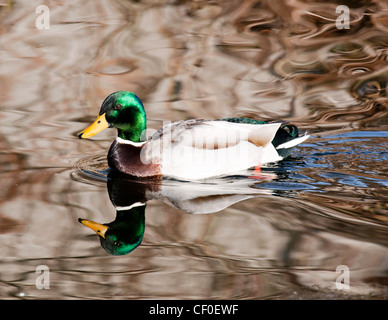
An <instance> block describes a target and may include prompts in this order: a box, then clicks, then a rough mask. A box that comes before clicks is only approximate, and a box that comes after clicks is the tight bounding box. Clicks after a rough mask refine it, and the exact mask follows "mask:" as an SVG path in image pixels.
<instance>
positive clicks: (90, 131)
mask: <svg viewBox="0 0 388 320" xmlns="http://www.w3.org/2000/svg"><path fill="white" fill-rule="evenodd" d="M108 127H109V123H108V122H107V121H106V118H105V113H103V114H102V115H100V116H98V117H97V119H96V121H94V122H93V123H92V124H91V125H90V126H89V127H87V128H86V129H85V130H83V131H82V132H81V133H80V134H79V136H78V137H79V138H90V137H93V136H94V135H95V134H97V133H99V132H101V131H102V130H104V129H106V128H108Z"/></svg>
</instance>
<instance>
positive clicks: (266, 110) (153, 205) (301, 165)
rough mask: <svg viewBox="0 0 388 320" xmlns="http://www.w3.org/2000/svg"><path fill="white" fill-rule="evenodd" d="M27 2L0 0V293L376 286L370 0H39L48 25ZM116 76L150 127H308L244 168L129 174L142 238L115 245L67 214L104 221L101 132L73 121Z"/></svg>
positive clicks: (380, 247)
mask: <svg viewBox="0 0 388 320" xmlns="http://www.w3.org/2000/svg"><path fill="white" fill-rule="evenodd" d="M10 3H11V2H10ZM39 4H41V3H39V2H38V1H17V2H14V4H13V6H12V7H10V6H9V5H8V6H7V5H5V4H0V19H1V25H0V33H1V36H0V48H1V49H0V63H1V65H0V66H1V67H0V88H1V90H0V98H1V100H0V101H1V102H0V117H1V123H2V125H1V127H0V179H1V186H0V239H1V246H0V256H1V259H0V261H1V262H0V297H1V298H2V299H149V298H151V299H153V298H184V299H230V298H232V299H309V298H313V299H346V298H363V299H386V298H387V297H388V273H387V272H388V271H387V270H388V258H387V257H388V248H387V243H388V241H387V240H388V201H387V200H388V199H387V198H388V193H387V186H388V161H387V160H388V153H387V150H388V142H387V141H388V139H387V138H388V126H387V125H388V117H387V114H388V111H387V80H388V77H387V70H388V68H387V52H388V51H387V48H388V41H387V37H386V33H387V31H388V22H387V21H388V13H387V12H388V11H387V7H386V4H385V2H384V1H374V2H372V1H345V2H344V1H341V3H339V2H336V1H329V2H327V1H325V2H319V1H301V0H300V1H292V2H289V1H280V0H279V1H274V0H271V1H244V2H241V1H227V2H207V1H195V2H194V1H193V2H191V1H176V2H174V1H164V2H163V3H159V2H154V1H124V0H121V1H120V0H117V1H113V0H109V1H108V0H106V1H100V2H99V3H98V4H97V3H96V2H95V1H86V2H84V3H83V5H82V6H79V5H78V3H76V2H74V1H66V2H63V3H60V2H57V3H54V2H53V3H51V2H50V4H49V7H50V29H49V30H38V29H36V27H35V19H36V18H37V16H38V14H36V13H35V8H36V7H37V6H38V5H39ZM339 4H346V5H348V6H349V8H350V13H351V15H350V29H348V30H346V29H344V30H338V29H337V28H336V26H335V20H336V17H337V16H338V15H337V14H336V11H335V9H336V7H337V5H339ZM117 90H131V91H134V92H136V94H137V95H138V96H139V97H141V99H142V100H143V102H144V105H145V108H146V112H147V115H148V118H149V119H150V120H149V126H150V128H154V129H157V128H158V127H159V126H160V125H162V123H163V121H166V120H171V121H174V120H181V119H190V118H206V119H213V118H223V117H228V116H249V117H253V118H256V119H266V120H269V119H277V120H279V119H281V120H284V121H292V123H295V124H297V125H298V126H299V127H300V128H301V130H302V131H305V130H307V131H309V133H310V134H311V135H312V137H311V138H310V139H309V140H307V141H306V142H305V143H304V144H303V145H301V146H299V147H298V148H297V149H296V150H295V152H294V153H293V154H292V156H291V157H290V158H288V159H287V160H285V161H283V162H281V163H278V164H271V165H269V166H268V167H266V168H263V170H262V173H263V175H262V176H261V177H259V178H258V177H257V176H256V177H255V176H254V175H253V172H252V171H251V170H248V171H246V172H241V173H239V174H236V175H234V176H232V177H220V178H214V179H210V180H208V181H206V182H204V183H188V182H182V181H175V180H171V179H170V180H168V179H167V180H165V181H163V183H162V187H161V186H160V185H158V184H156V185H155V184H154V185H152V184H151V185H149V184H148V185H144V184H140V185H138V188H134V187H130V188H128V192H127V193H125V195H124V200H123V201H124V202H125V203H127V202H128V203H129V202H130V201H133V200H134V199H135V200H136V199H138V198H136V197H138V196H139V194H138V193H136V194H135V195H134V192H133V191H134V190H137V191H139V190H143V189H142V188H144V189H145V191H144V194H147V198H146V199H145V198H144V199H142V200H146V201H147V206H146V209H145V230H144V237H143V239H142V242H141V244H140V245H139V246H138V247H137V248H136V249H134V250H133V251H132V252H131V253H129V254H127V255H123V256H112V255H110V254H108V253H107V252H106V251H105V250H104V249H103V248H102V247H101V245H100V241H99V240H98V236H97V235H96V234H95V233H93V232H92V231H91V230H89V229H87V228H85V227H84V226H82V225H81V224H80V223H79V222H78V219H79V218H84V219H91V220H94V221H98V222H101V223H109V222H111V221H114V219H115V218H116V208H115V205H117V203H112V194H110V193H109V191H110V190H111V189H108V183H109V181H111V182H110V183H112V184H113V185H114V186H117V184H115V181H116V182H117V180H115V181H113V182H112V180H109V179H108V177H107V173H108V171H107V164H106V160H105V156H106V153H107V150H108V148H109V146H110V143H111V141H112V140H113V139H114V136H115V132H114V130H106V131H104V132H103V133H101V134H99V135H98V136H96V137H95V138H93V139H90V140H82V141H81V140H79V139H78V138H77V133H78V132H79V131H81V130H82V129H84V128H85V127H86V126H87V125H88V124H89V123H90V122H91V121H93V120H94V119H95V117H96V116H97V113H98V110H99V107H100V104H101V102H102V101H103V99H104V98H105V97H106V96H107V95H108V94H110V93H111V92H114V91H117ZM118 183H120V181H118ZM125 183H128V182H125ZM125 183H124V184H125ZM129 183H133V181H132V182H129ZM135 183H139V182H135ZM118 186H120V184H118ZM119 189H120V190H122V188H119ZM126 195H128V198H127V197H126ZM114 199H115V201H121V200H122V199H123V198H120V197H116V198H114ZM124 202H123V203H124ZM123 203H121V204H123ZM39 265H46V266H47V267H49V270H50V288H49V289H47V290H44V289H43V290H38V289H37V287H36V285H35V280H36V278H37V276H38V274H37V273H36V272H35V270H36V267H37V266H39ZM338 266H346V267H347V268H348V269H349V272H350V287H349V289H343V290H340V289H338V288H337V286H336V280H337V278H338V276H339V275H340V273H338V272H336V269H337V267H338Z"/></svg>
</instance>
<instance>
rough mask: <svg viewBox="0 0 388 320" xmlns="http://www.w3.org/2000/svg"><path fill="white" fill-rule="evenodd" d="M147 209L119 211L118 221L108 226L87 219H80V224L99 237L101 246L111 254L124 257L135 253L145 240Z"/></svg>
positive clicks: (136, 208) (142, 207)
mask: <svg viewBox="0 0 388 320" xmlns="http://www.w3.org/2000/svg"><path fill="white" fill-rule="evenodd" d="M145 208H146V205H145V204H142V205H139V206H135V207H132V208H130V207H129V208H128V209H124V210H117V212H116V219H115V220H114V221H112V222H111V223H107V224H100V223H97V222H93V221H90V220H85V219H79V222H81V223H82V224H83V225H85V226H87V227H89V228H91V229H92V230H94V231H95V232H96V233H97V234H98V235H99V238H100V242H101V246H102V247H103V248H104V249H105V250H106V251H107V252H108V253H109V254H111V255H124V254H128V253H130V252H131V251H133V250H134V249H135V248H136V247H137V246H138V245H139V244H140V243H141V241H142V240H143V235H144V229H145Z"/></svg>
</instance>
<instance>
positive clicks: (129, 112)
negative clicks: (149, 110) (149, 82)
mask: <svg viewBox="0 0 388 320" xmlns="http://www.w3.org/2000/svg"><path fill="white" fill-rule="evenodd" d="M108 127H114V128H117V132H118V136H119V137H120V138H122V139H125V140H130V141H133V142H140V141H142V140H143V134H144V132H145V129H146V127H147V118H146V113H145V110H144V107H143V103H142V102H141V100H140V99H139V97H137V96H136V95H135V94H134V93H132V92H129V91H117V92H114V93H112V94H110V95H109V96H108V97H107V98H106V99H105V100H104V102H103V103H102V105H101V109H100V113H99V116H98V117H97V119H96V121H94V122H93V124H91V125H90V126H89V127H88V128H86V129H85V130H83V131H82V132H81V133H80V135H79V137H80V138H89V137H92V136H94V135H95V134H97V133H99V132H101V131H102V130H104V129H106V128H108Z"/></svg>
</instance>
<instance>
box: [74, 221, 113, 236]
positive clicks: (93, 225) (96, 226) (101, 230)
mask: <svg viewBox="0 0 388 320" xmlns="http://www.w3.org/2000/svg"><path fill="white" fill-rule="evenodd" d="M78 221H79V222H81V223H82V224H83V225H84V226H87V227H88V228H90V229H92V230H93V231H94V232H95V233H97V234H98V235H99V236H101V237H103V238H105V233H106V230H108V226H106V225H104V224H101V223H97V222H94V221H91V220H86V219H78Z"/></svg>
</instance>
